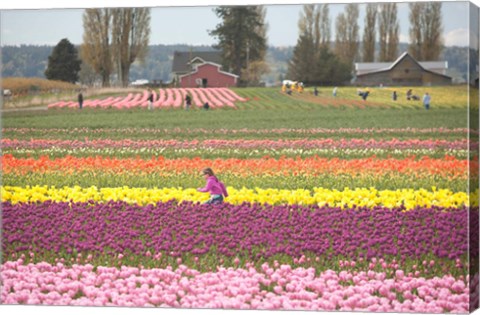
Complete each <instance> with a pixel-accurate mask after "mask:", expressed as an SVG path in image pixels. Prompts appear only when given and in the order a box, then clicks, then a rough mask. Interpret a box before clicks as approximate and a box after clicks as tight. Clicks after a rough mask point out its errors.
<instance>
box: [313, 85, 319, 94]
mask: <svg viewBox="0 0 480 315" xmlns="http://www.w3.org/2000/svg"><path fill="white" fill-rule="evenodd" d="M313 94H314V95H315V96H318V89H317V87H315V88H314V89H313Z"/></svg>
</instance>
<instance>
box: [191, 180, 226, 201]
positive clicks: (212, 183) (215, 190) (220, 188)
mask: <svg viewBox="0 0 480 315" xmlns="http://www.w3.org/2000/svg"><path fill="white" fill-rule="evenodd" d="M197 190H198V191H200V192H209V193H210V194H211V195H223V196H225V197H228V193H227V189H226V188H225V185H224V184H223V183H222V182H221V181H219V180H218V178H216V177H215V176H210V177H208V179H207V185H206V186H205V187H203V188H198V189H197Z"/></svg>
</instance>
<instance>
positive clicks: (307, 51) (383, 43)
mask: <svg viewBox="0 0 480 315" xmlns="http://www.w3.org/2000/svg"><path fill="white" fill-rule="evenodd" d="M328 6H329V5H328V4H308V5H304V6H303V12H302V14H301V16H300V19H299V22H298V29H299V37H298V40H297V44H296V46H295V49H294V54H293V57H292V59H291V60H290V62H289V68H288V76H289V77H290V78H291V79H293V80H298V81H303V82H304V83H307V84H314V85H321V84H342V83H345V82H348V80H350V78H351V77H352V72H353V70H354V69H353V66H354V63H355V62H360V61H363V62H375V61H378V62H392V61H394V60H396V59H397V58H398V55H399V51H398V50H399V49H398V48H399V43H400V41H399V32H400V26H399V22H398V16H397V4H396V3H383V4H377V3H369V4H367V5H366V14H365V20H364V29H363V38H362V40H360V35H359V25H358V18H359V5H358V4H347V5H346V6H345V11H344V12H342V13H340V14H339V15H338V16H337V18H336V21H335V39H334V41H332V40H331V39H330V37H331V35H330V34H331V31H330V28H329V27H330V18H329V13H328V12H329V8H328ZM441 6H442V4H441V3H440V2H430V3H429V2H423V3H418V2H417V3H410V4H409V20H410V29H409V36H410V45H409V47H408V51H409V53H410V54H411V55H412V56H413V57H414V58H416V59H417V60H419V61H425V60H438V58H439V57H440V55H441V53H442V48H443V42H442V38H441V34H442V32H443V26H442V16H441ZM376 43H379V49H378V55H376V54H375V52H376V51H377V49H376ZM360 47H361V49H360Z"/></svg>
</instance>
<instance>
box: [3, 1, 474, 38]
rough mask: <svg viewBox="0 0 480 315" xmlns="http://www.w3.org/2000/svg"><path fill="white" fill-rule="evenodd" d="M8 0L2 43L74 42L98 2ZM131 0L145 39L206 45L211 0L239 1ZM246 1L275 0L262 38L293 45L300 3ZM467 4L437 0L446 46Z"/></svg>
mask: <svg viewBox="0 0 480 315" xmlns="http://www.w3.org/2000/svg"><path fill="white" fill-rule="evenodd" d="M10 2H11V3H9V4H7V3H2V4H0V9H2V11H1V33H0V35H1V38H0V40H1V45H2V46H4V45H21V44H34V45H44V44H47V45H55V44H57V43H58V42H59V41H60V40H61V39H62V38H68V39H69V40H70V41H71V42H73V43H74V44H80V43H81V42H82V34H83V27H82V14H83V11H84V10H83V8H86V7H98V6H99V4H98V2H99V1H90V0H83V1H78V0H73V1H69V2H68V6H66V4H65V3H57V2H58V1H52V0H48V1H42V2H41V3H40V2H32V1H26V0H16V1H10ZM105 2H107V1H105ZM105 2H103V3H105ZM132 2H133V1H115V6H132ZM319 2H320V3H321V2H322V1H319ZM339 2H340V1H328V3H330V20H331V29H332V40H333V39H334V31H335V18H336V16H337V15H338V14H339V13H340V12H343V10H344V4H341V3H339ZM351 2H354V3H359V4H360V17H359V20H358V22H359V25H360V31H361V32H362V30H363V21H364V14H365V6H366V5H365V4H362V3H361V2H360V1H351ZM134 3H135V5H138V6H154V7H153V8H152V11H151V30H152V32H151V37H150V43H151V44H192V45H200V44H205V45H211V44H214V43H215V39H214V38H213V37H211V36H209V35H208V30H212V29H214V28H215V26H216V25H217V24H218V23H219V22H220V20H219V19H218V18H217V17H216V15H215V14H214V12H213V7H214V6H212V4H214V5H221V4H240V3H244V2H242V1H235V0H229V1H226V0H217V1H208V0H206V1H198V0H197V1H194V2H192V1H188V0H182V2H181V3H182V5H186V6H187V7H172V6H170V7H168V6H166V4H167V3H168V4H172V1H158V0H157V1H146V0H136V1H135V2H134ZM193 3H195V4H198V3H199V4H201V5H202V6H192V4H193ZM249 3H251V4H252V3H253V4H257V3H280V4H268V5H267V16H266V21H267V23H268V25H269V29H268V34H267V35H268V44H269V45H273V46H293V45H295V43H296V41H297V37H298V26H297V24H298V19H299V15H300V12H301V11H302V5H301V4H300V3H302V2H299V1H281V0H279V1H268V0H266V1H261V0H259V1H251V2H249ZM286 3H293V4H286ZM307 3H308V2H307ZM323 3H325V1H323ZM473 3H475V4H477V5H478V4H479V3H480V0H475V1H473ZM208 4H210V6H208ZM161 5H163V6H161ZM188 5H190V7H188ZM110 6H111V5H110ZM11 8H15V9H11ZM25 8H34V9H25ZM45 8H51V9H45ZM52 8H53V9H52ZM75 8H76V9H75ZM468 8H469V4H468V2H463V1H462V2H460V1H453V2H443V4H442V14H443V25H444V41H445V44H446V45H447V46H452V45H459V46H465V45H467V44H468V38H469V35H468V21H469V19H468ZM398 10H399V12H398V18H399V22H400V41H401V42H408V28H409V21H408V11H409V10H408V3H407V2H399V3H398Z"/></svg>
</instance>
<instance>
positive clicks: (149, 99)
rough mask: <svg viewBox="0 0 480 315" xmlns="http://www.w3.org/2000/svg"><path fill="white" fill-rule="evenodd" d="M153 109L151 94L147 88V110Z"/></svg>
mask: <svg viewBox="0 0 480 315" xmlns="http://www.w3.org/2000/svg"><path fill="white" fill-rule="evenodd" d="M152 108H153V92H152V89H151V88H148V110H152Z"/></svg>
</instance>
